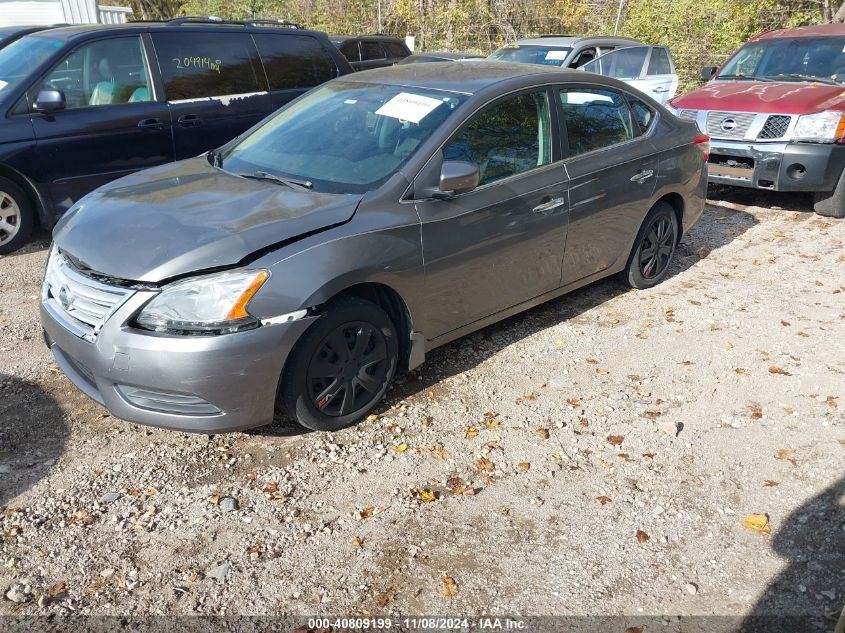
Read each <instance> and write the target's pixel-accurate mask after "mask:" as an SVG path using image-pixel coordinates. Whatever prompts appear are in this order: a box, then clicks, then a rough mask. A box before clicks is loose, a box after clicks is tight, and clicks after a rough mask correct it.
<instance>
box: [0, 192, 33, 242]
mask: <svg viewBox="0 0 845 633" xmlns="http://www.w3.org/2000/svg"><path fill="white" fill-rule="evenodd" d="M34 217H35V212H34V210H33V208H32V203H31V202H30V200H29V196H27V195H26V192H24V190H23V189H21V188H20V187H18V186H17V185H16V184H15V183H13V182H12V181H11V180H9V179H8V178H3V177H2V176H0V255H5V254H6V253H11V252H13V251H16V250H18V249H19V248H20V247H21V246H23V245H24V244H26V241H27V240H28V239H29V236H30V235H32V225H33V222H34Z"/></svg>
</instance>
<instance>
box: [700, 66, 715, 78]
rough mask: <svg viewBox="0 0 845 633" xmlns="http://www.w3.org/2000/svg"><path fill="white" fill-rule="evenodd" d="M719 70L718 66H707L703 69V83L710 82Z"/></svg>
mask: <svg viewBox="0 0 845 633" xmlns="http://www.w3.org/2000/svg"><path fill="white" fill-rule="evenodd" d="M717 70H719V67H718V66H705V67H704V68H702V69H701V81H710V80H711V79H713V75H715V74H716V71H717Z"/></svg>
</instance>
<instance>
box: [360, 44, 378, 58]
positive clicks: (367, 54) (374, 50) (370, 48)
mask: <svg viewBox="0 0 845 633" xmlns="http://www.w3.org/2000/svg"><path fill="white" fill-rule="evenodd" d="M361 58H362V59H364V60H369V59H384V50H383V49H382V47H381V44H379V43H378V42H373V41H369V42H367V41H363V42H361Z"/></svg>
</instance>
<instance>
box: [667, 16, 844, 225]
mask: <svg viewBox="0 0 845 633" xmlns="http://www.w3.org/2000/svg"><path fill="white" fill-rule="evenodd" d="M702 78H703V79H705V80H707V83H706V84H705V85H704V86H703V87H701V88H699V89H698V90H693V91H692V92H689V93H687V94H685V95H683V96H681V97H677V98H675V99H673V100H672V101H671V102H670V107H671V109H672V110H673V111H674V112H675V113H676V114H677V115H679V116H681V117H685V118H689V119H694V120H696V121H697V122H698V125H699V127H700V128H701V130H702V131H704V132H706V133H707V134H709V135H710V138H711V140H710V148H711V152H710V159H709V163H708V168H709V173H710V182H714V183H721V184H726V185H736V186H740V187H754V188H757V189H770V190H773V191H807V192H812V193H813V194H814V195H815V210H816V213H818V214H820V215H825V216H830V217H835V218H843V217H845V176H843V171H845V24H825V25H820V26H804V27H800V28H795V29H784V30H780V31H771V32H769V33H764V34H762V35H759V36H757V37H755V38H754V39H752V40H750V41H749V42H748V43H746V44H745V45H744V46H743V47H742V48H740V49H739V50H738V51H737V52H736V53H734V54H733V56H732V57H731V58H730V59H728V61H727V62H725V64H724V65H723V66H722V67H721V68H719V69H716V68H705V69H703V70H702Z"/></svg>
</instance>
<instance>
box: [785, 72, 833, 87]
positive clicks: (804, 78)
mask: <svg viewBox="0 0 845 633" xmlns="http://www.w3.org/2000/svg"><path fill="white" fill-rule="evenodd" d="M781 76H782V77H788V78H789V79H797V80H798V81H814V82H816V83H820V84H827V85H828V86H841V85H842V84H841V83H840V82H838V81H836V80H835V79H828V78H827V77H814V76H813V75H798V74H795V73H790V74H788V75H781Z"/></svg>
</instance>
